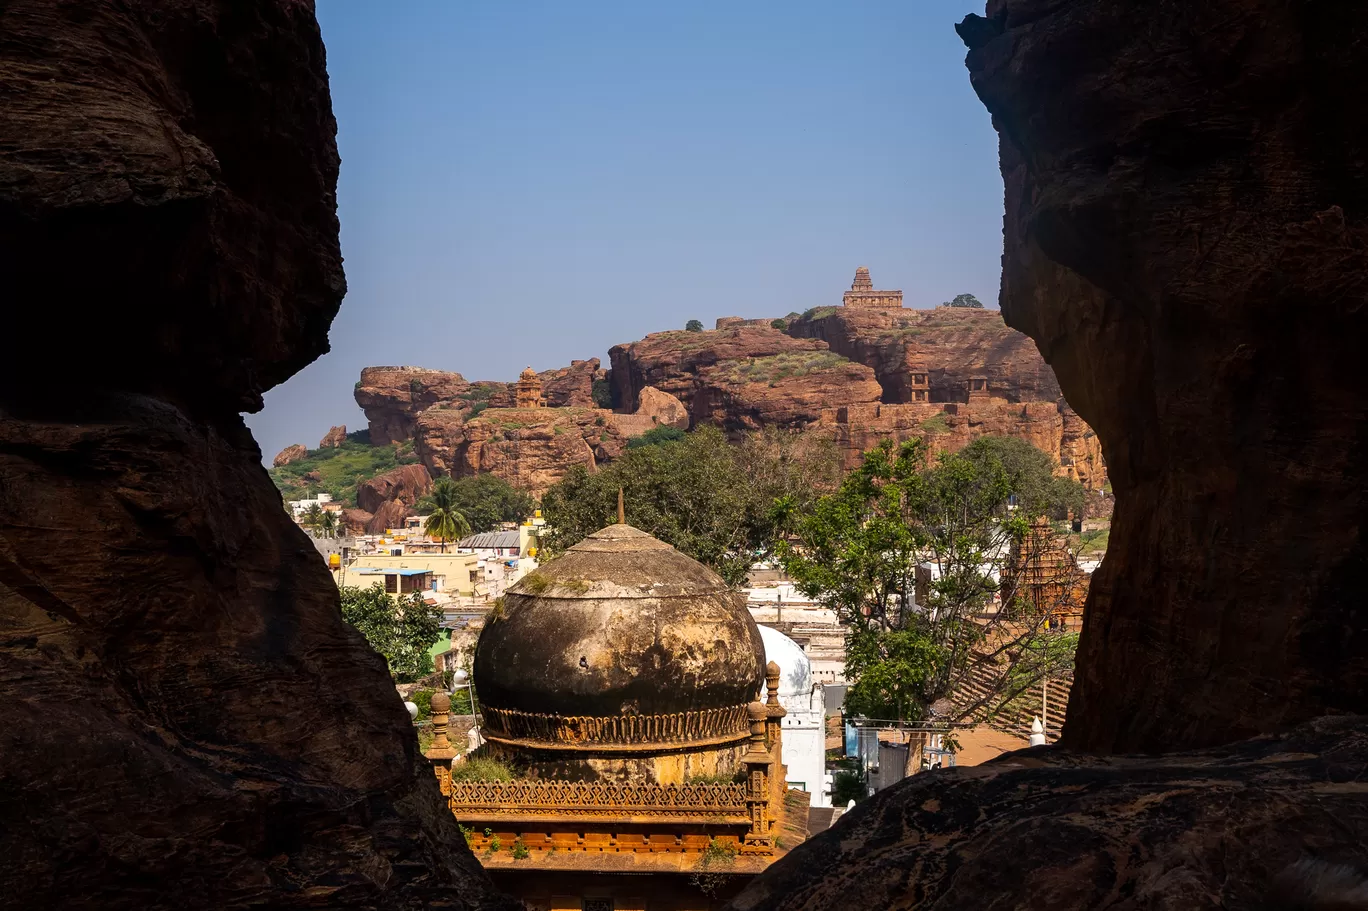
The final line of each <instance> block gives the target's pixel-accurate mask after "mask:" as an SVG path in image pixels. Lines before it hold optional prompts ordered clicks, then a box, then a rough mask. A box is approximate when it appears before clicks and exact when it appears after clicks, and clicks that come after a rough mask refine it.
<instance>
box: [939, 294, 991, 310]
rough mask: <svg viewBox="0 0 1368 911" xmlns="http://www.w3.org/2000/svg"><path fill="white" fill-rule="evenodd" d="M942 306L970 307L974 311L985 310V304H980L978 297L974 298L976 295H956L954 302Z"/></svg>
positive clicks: (947, 302)
mask: <svg viewBox="0 0 1368 911" xmlns="http://www.w3.org/2000/svg"><path fill="white" fill-rule="evenodd" d="M941 306H944V307H968V308H970V309H973V310H982V309H983V304H981V303H980V302H979V299H978V298H977V297H974V295H972V294H956V295H955V299H954V300H952V301H946V302H945V303H944V304H942V305H941Z"/></svg>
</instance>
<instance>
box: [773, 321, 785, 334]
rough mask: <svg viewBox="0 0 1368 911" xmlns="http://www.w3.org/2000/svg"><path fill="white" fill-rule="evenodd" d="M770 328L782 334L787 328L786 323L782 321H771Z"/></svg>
mask: <svg viewBox="0 0 1368 911" xmlns="http://www.w3.org/2000/svg"><path fill="white" fill-rule="evenodd" d="M770 328H771V329H778V330H779V331H780V332H783V331H784V330H785V329H787V328H788V323H786V322H784V321H783V320H782V319H776V320H771V321H770Z"/></svg>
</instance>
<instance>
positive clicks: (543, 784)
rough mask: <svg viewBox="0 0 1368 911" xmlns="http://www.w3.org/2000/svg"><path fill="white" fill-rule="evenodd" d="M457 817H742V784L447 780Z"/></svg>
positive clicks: (746, 814) (745, 803) (747, 813)
mask: <svg viewBox="0 0 1368 911" xmlns="http://www.w3.org/2000/svg"><path fill="white" fill-rule="evenodd" d="M449 787H450V796H449V802H450V806H451V811H452V813H454V814H455V815H456V817H457V818H458V819H470V820H482V821H483V820H492V819H498V818H501V817H513V818H520V819H554V818H566V819H632V820H653V821H654V820H658V821H661V822H665V821H669V822H731V823H738V822H739V823H748V822H749V821H750V819H751V815H752V812H751V809H750V803H752V802H753V798H752V797H751V796H750V795H749V794H748V789H747V787H746V785H742V784H686V785H681V786H676V785H619V784H604V783H601V782H587V783H586V782H579V781H453V782H451V783H450V785H449Z"/></svg>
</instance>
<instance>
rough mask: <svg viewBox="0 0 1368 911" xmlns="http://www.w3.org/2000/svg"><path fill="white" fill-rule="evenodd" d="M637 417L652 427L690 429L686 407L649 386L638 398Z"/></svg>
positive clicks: (670, 396) (677, 400) (667, 394)
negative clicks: (649, 423) (646, 421)
mask: <svg viewBox="0 0 1368 911" xmlns="http://www.w3.org/2000/svg"><path fill="white" fill-rule="evenodd" d="M636 416H638V417H642V418H645V419H646V420H648V421H650V422H651V424H652V425H660V426H664V427H673V428H675V429H676V430H688V429H689V411H688V409H687V408H685V407H684V403H683V402H681V401H680V400H679V399H677V398H675V397H674V396H672V395H670V394H669V393H668V392H662V391H661V390H659V389H656V388H654V387H652V386H647V387H646V388H645V389H643V390H641V392H640V394H639V395H638V396H637V410H636ZM618 417H620V418H621V417H627V415H618ZM647 429H649V428H647ZM631 435H632V436H635V434H631Z"/></svg>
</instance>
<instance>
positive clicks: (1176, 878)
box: [728, 717, 1368, 911]
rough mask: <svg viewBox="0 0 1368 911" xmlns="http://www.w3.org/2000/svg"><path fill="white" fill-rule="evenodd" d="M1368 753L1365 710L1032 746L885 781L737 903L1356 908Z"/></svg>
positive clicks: (772, 910) (751, 906)
mask: <svg viewBox="0 0 1368 911" xmlns="http://www.w3.org/2000/svg"><path fill="white" fill-rule="evenodd" d="M1365 763H1368V722H1366V721H1365V719H1364V718H1361V717H1359V718H1337V719H1321V720H1320V721H1317V722H1314V723H1311V724H1308V725H1306V726H1304V727H1302V728H1299V729H1296V730H1294V731H1291V732H1289V733H1287V734H1286V735H1283V736H1275V737H1265V738H1262V739H1258V740H1251V741H1245V742H1242V743H1238V744H1235V745H1233V746H1230V747H1227V748H1223V749H1213V750H1208V751H1206V752H1193V753H1180V754H1177V755H1170V756H1162V757H1144V756H1119V757H1114V758H1110V759H1100V758H1095V757H1088V756H1085V755H1081V754H1076V753H1069V752H1067V751H1065V750H1061V749H1059V748H1057V747H1038V748H1035V749H1031V750H1021V751H1018V752H1016V753H1011V754H1008V755H1007V756H1005V757H1002V758H1000V759H995V760H993V761H991V762H989V763H987V764H985V765H980V766H974V767H972V768H958V769H944V770H940V771H936V772H930V773H927V774H923V775H916V776H913V777H912V778H910V779H907V780H906V781H903V782H901V783H899V784H898V785H895V786H894V787H892V788H890V789H888V790H886V791H882V792H880V793H879V794H877V795H876V796H874V797H873V798H871V799H870V800H869V801H867V802H866V803H863V804H860V805H858V806H857V807H856V808H855V809H854V810H852V811H851V812H849V813H847V814H846V815H845V816H843V817H842V818H841V819H839V820H838V821H837V822H836V824H835V825H834V826H832V828H831V829H829V830H828V831H826V832H823V833H822V834H820V835H818V836H817V837H815V838H813V839H811V840H809V841H807V842H805V843H803V844H801V845H799V846H798V847H797V848H795V849H794V850H793V851H792V852H791V853H789V854H788V856H786V857H784V858H782V859H781V860H779V861H778V862H777V863H776V864H775V865H774V866H772V867H770V868H769V870H767V871H766V872H765V873H763V874H762V875H761V876H760V877H759V878H757V879H756V880H755V881H754V882H753V883H751V885H750V886H749V887H748V888H747V889H746V890H745V891H744V892H742V893H741V895H739V896H738V897H737V898H736V899H734V900H733V901H732V903H731V904H730V905H728V907H729V908H731V909H733V911H800V909H801V911H826V909H829V908H870V909H873V908H880V909H882V908H927V909H937V911H939V909H945V911H950V909H961V908H1003V909H1006V908H1012V909H1023V911H1026V909H1040V911H1056V909H1074V908H1126V909H1141V908H1153V909H1161V908H1162V909H1167V908H1172V909H1180V908H1181V909H1184V911H1204V909H1210V911H1217V909H1220V911H1272V909H1278V911H1285V909H1312V908H1315V909H1327V911H1328V909H1349V908H1358V907H1362V906H1363V888H1364V887H1363V885H1362V883H1363V877H1364V871H1368V849H1365V848H1364V845H1365V836H1366V835H1368V797H1366V796H1365V790H1364V788H1363V787H1362V786H1361V785H1360V784H1359V783H1358V779H1359V775H1360V772H1361V770H1362V769H1363V767H1364V764H1365ZM1308 858H1314V859H1316V860H1318V861H1319V862H1320V863H1319V865H1305V864H1304V862H1305V860H1306V859H1308ZM1340 866H1342V867H1343V868H1344V872H1345V873H1347V874H1348V875H1347V876H1344V877H1342V878H1341V877H1338V876H1337V875H1336V872H1337V871H1336V869H1335V868H1336V867H1340ZM1337 879H1338V880H1339V881H1338V882H1337ZM1345 880H1347V882H1345ZM1355 887H1357V889H1358V891H1357V892H1356V893H1355V892H1353V889H1354V888H1355Z"/></svg>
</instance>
